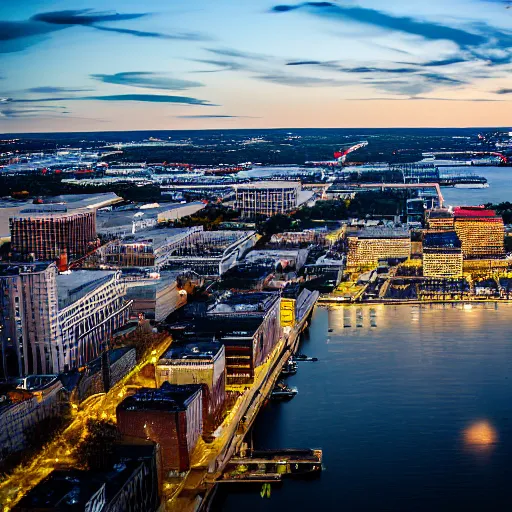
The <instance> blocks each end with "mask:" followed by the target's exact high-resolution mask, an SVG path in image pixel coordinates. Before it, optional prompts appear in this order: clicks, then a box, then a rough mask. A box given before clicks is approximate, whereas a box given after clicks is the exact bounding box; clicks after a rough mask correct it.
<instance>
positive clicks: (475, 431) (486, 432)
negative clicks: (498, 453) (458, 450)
mask: <svg viewBox="0 0 512 512" xmlns="http://www.w3.org/2000/svg"><path fill="white" fill-rule="evenodd" d="M464 442H465V443H466V445H467V446H470V447H473V448H477V449H489V448H491V447H492V446H494V445H495V444H496V443H497V442H498V433H497V432H496V429H495V428H494V427H493V426H492V425H491V424H490V423H489V422H488V421H487V420H481V421H477V422H475V423H472V424H471V425H470V426H469V427H468V428H466V430H464Z"/></svg>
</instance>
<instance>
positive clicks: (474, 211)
mask: <svg viewBox="0 0 512 512" xmlns="http://www.w3.org/2000/svg"><path fill="white" fill-rule="evenodd" d="M453 214H454V218H455V223H454V224H455V231H456V232H457V236H458V237H459V239H460V241H461V245H462V253H463V254H464V258H465V259H503V258H504V256H505V248H504V243H505V242H504V236H505V228H504V225H503V218H502V217H501V216H499V215H496V212H495V211H494V210H489V209H486V208H485V207H483V206H459V207H457V208H455V209H454V211H453Z"/></svg>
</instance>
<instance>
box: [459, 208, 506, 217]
mask: <svg viewBox="0 0 512 512" xmlns="http://www.w3.org/2000/svg"><path fill="white" fill-rule="evenodd" d="M453 214H454V216H455V217H496V212H495V211H494V210H488V209H487V208H485V206H457V207H456V208H454V210H453Z"/></svg>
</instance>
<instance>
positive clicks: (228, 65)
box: [190, 59, 252, 73]
mask: <svg viewBox="0 0 512 512" xmlns="http://www.w3.org/2000/svg"><path fill="white" fill-rule="evenodd" d="M190 60H191V61H192V62H199V63H201V64H207V65H209V66H215V67H217V68H219V69H209V70H206V71H205V70H202V71H194V73H218V72H219V71H248V70H250V69H252V68H251V67H250V66H247V65H246V64H242V63H240V62H235V61H233V60H214V59H190Z"/></svg>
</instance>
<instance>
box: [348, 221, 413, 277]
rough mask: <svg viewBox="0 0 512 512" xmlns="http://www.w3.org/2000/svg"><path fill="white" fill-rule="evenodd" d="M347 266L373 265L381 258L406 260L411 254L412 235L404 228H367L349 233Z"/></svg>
mask: <svg viewBox="0 0 512 512" xmlns="http://www.w3.org/2000/svg"><path fill="white" fill-rule="evenodd" d="M347 242H348V255H347V267H350V268H360V267H373V266H377V264H378V263H379V260H384V259H397V260H400V259H402V260H405V259H407V258H409V257H410V254H411V236H410V234H409V231H407V230H405V229H402V228H384V227H378V228H366V229H363V230H360V231H357V232H356V233H353V234H348V235H347Z"/></svg>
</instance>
